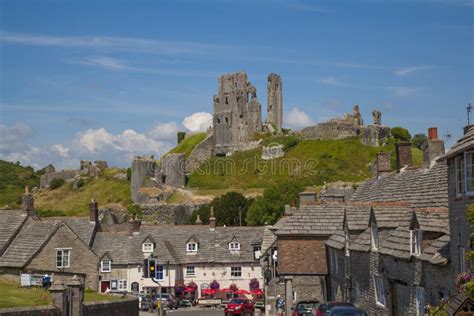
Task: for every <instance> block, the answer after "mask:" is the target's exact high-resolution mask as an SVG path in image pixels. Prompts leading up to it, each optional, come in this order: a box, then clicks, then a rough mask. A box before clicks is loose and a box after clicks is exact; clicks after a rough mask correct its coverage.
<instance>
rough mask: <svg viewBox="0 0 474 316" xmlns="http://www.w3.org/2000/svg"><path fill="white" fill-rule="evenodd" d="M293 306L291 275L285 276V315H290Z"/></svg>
mask: <svg viewBox="0 0 474 316" xmlns="http://www.w3.org/2000/svg"><path fill="white" fill-rule="evenodd" d="M291 307H293V277H290V276H286V277H285V310H286V315H292V314H293V312H292V310H291Z"/></svg>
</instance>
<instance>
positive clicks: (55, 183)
mask: <svg viewBox="0 0 474 316" xmlns="http://www.w3.org/2000/svg"><path fill="white" fill-rule="evenodd" d="M64 183H66V181H65V180H64V179H61V178H54V179H53V180H52V181H51V183H50V184H49V188H50V189H51V190H54V189H57V188H59V187H61V186H62V185H63V184H64Z"/></svg>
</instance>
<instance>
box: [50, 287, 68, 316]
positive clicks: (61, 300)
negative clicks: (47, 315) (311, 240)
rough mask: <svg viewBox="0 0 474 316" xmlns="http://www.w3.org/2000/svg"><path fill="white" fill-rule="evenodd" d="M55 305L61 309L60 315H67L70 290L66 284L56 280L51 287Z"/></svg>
mask: <svg viewBox="0 0 474 316" xmlns="http://www.w3.org/2000/svg"><path fill="white" fill-rule="evenodd" d="M49 292H50V293H51V298H52V299H53V305H54V307H56V308H57V309H58V310H59V311H60V315H67V301H68V291H67V288H66V287H65V286H64V284H62V283H59V282H54V283H53V285H52V286H51V287H50V288H49Z"/></svg>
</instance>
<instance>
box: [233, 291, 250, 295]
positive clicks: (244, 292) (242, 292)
mask: <svg viewBox="0 0 474 316" xmlns="http://www.w3.org/2000/svg"><path fill="white" fill-rule="evenodd" d="M234 293H235V294H239V295H240V294H250V292H249V291H246V290H237V291H235V292H234Z"/></svg>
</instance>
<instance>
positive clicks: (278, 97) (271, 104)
mask: <svg viewBox="0 0 474 316" xmlns="http://www.w3.org/2000/svg"><path fill="white" fill-rule="evenodd" d="M267 112H268V115H267V123H268V124H272V125H273V126H274V127H275V129H276V131H277V133H280V132H281V128H282V124H283V93H282V87H281V77H280V76H279V75H277V74H274V73H271V74H269V75H268V95H267Z"/></svg>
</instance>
